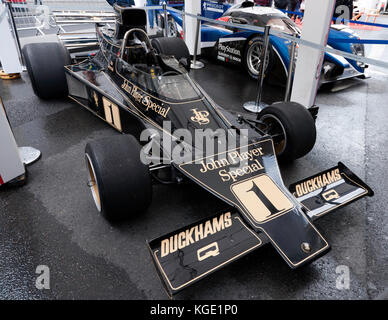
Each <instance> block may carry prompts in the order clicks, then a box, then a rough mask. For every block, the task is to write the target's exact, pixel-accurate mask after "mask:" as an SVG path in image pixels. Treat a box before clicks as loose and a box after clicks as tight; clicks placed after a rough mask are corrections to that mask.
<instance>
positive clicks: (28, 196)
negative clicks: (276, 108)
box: [0, 61, 388, 299]
mask: <svg viewBox="0 0 388 320" xmlns="http://www.w3.org/2000/svg"><path fill="white" fill-rule="evenodd" d="M205 64H206V67H205V68H204V69H202V70H195V71H192V72H191V73H192V75H193V77H194V78H195V79H196V80H197V81H198V82H199V84H200V85H201V86H203V87H204V88H206V90H207V92H209V94H210V95H211V96H212V97H213V98H214V100H215V101H216V102H217V103H218V104H220V105H221V106H223V107H224V108H226V109H230V110H235V111H241V110H242V108H241V107H242V104H243V103H244V102H246V101H249V100H254V99H255V95H256V89H257V84H256V83H255V82H254V81H252V80H250V79H249V78H248V76H247V75H246V73H245V71H243V70H240V69H239V68H229V67H226V66H224V65H222V64H218V63H214V62H209V61H205ZM387 73H388V72H387ZM387 82H388V75H387V74H384V73H381V72H377V71H373V70H372V71H371V78H370V79H367V80H353V81H350V82H347V83H349V87H348V88H347V89H344V90H341V91H339V92H335V93H333V92H331V90H330V89H329V88H326V89H325V88H323V89H322V90H321V91H320V92H319V94H318V97H317V103H316V104H317V105H318V106H319V108H320V110H319V116H318V119H317V132H318V137H317V142H316V145H315V147H314V149H313V150H312V152H311V153H310V154H308V155H307V156H305V157H304V158H302V159H299V160H297V161H295V162H294V163H292V164H288V165H282V166H281V172H282V175H283V178H284V180H285V184H286V185H288V184H290V183H292V182H294V181H297V180H299V179H301V178H304V177H307V176H310V175H312V174H314V173H317V172H319V171H322V170H324V169H327V168H330V167H332V166H334V165H336V164H337V162H338V161H342V162H343V163H345V164H346V165H347V166H348V167H350V168H351V169H352V170H353V171H354V172H355V173H356V174H357V175H359V176H360V177H361V178H362V179H364V181H366V183H368V184H369V185H370V186H371V187H372V188H373V189H374V191H375V196H374V197H373V198H367V199H363V200H360V201H357V202H355V203H353V204H351V205H349V206H347V207H345V208H342V209H340V210H338V211H336V212H335V213H333V214H330V215H328V216H326V217H325V218H323V219H321V220H319V221H317V223H316V225H317V227H318V229H319V230H320V231H321V232H322V233H323V235H324V237H326V239H327V240H328V241H329V243H330V244H331V246H332V250H331V251H330V252H329V253H328V254H326V255H325V256H323V257H322V258H320V259H318V260H317V261H314V262H313V263H311V264H309V265H307V266H305V267H302V268H300V269H296V270H291V269H290V268H289V267H288V266H287V265H286V264H285V263H284V262H283V260H282V259H281V257H280V256H279V255H278V254H277V253H276V251H275V250H274V249H273V248H272V247H271V246H265V247H263V248H262V249H260V250H258V251H255V252H253V253H250V254H249V255H247V256H245V257H243V258H242V259H240V260H238V261H236V262H234V263H233V264H231V265H228V266H227V267H225V268H224V269H222V270H220V271H218V272H216V273H214V274H212V275H211V276H209V277H208V278H206V279H205V280H202V281H200V282H199V283H197V284H195V285H193V286H192V287H190V288H188V289H186V290H185V291H183V292H182V293H180V294H179V295H177V296H176V299H376V298H383V299H384V298H385V299H387V292H386V288H387V284H388V272H387V257H388V255H387V254H388V246H387V240H388V224H387V208H386V204H387V201H386V192H387V190H388V179H387V166H388V160H387V155H388V141H387V140H388V138H387V137H388V135H387V123H388V105H387V101H388V91H387ZM283 94H284V89H283V88H280V87H273V86H268V85H265V87H264V96H263V100H264V101H265V102H267V103H271V102H274V101H279V100H281V99H282V98H283ZM0 96H1V97H2V98H3V100H4V104H5V107H6V109H7V112H8V116H9V119H10V123H11V125H12V127H13V131H14V135H15V138H16V140H17V142H18V144H19V145H20V146H25V145H28V146H33V147H35V148H38V149H40V150H41V151H42V154H43V155H42V158H41V159H40V161H38V162H37V163H35V164H33V165H32V166H30V167H28V182H27V184H26V185H25V186H23V187H20V188H1V189H0V208H1V209H0V257H1V259H0V298H1V299H53V298H54V299H167V296H166V295H165V292H164V290H163V288H162V284H161V282H160V280H159V278H158V276H157V273H156V272H155V269H154V266H153V264H152V260H151V257H150V255H149V252H148V250H147V248H146V245H145V241H146V239H152V238H156V237H158V236H161V235H163V234H166V233H168V232H170V231H172V230H175V229H178V228H180V227H182V226H185V225H187V224H190V223H192V222H195V221H197V220H198V219H201V218H203V217H206V216H207V215H209V214H211V213H213V212H215V211H217V210H219V209H222V208H223V207H224V205H223V203H221V202H220V201H219V200H217V199H216V198H214V197H213V196H211V195H210V194H208V193H207V192H205V191H203V190H202V189H201V188H199V187H197V186H195V185H190V184H188V185H184V186H165V185H157V186H155V187H154V199H153V202H152V205H151V206H150V208H149V209H148V211H147V212H145V213H144V215H142V216H140V217H136V218H134V219H131V220H129V221H127V222H124V223H121V224H118V225H112V224H109V223H108V222H107V221H106V220H105V219H104V218H103V217H102V216H100V215H98V214H97V211H96V209H95V206H94V203H93V200H92V197H91V194H90V192H89V188H88V187H87V185H86V183H87V173H86V166H85V162H84V148H85V145H86V143H87V142H88V141H91V140H93V139H97V138H100V137H105V136H109V135H114V134H117V133H116V132H115V131H114V130H113V129H111V128H110V127H109V126H108V125H106V124H105V123H103V122H102V121H100V120H99V119H98V118H96V117H93V116H92V115H91V114H90V113H89V112H88V111H87V110H85V109H83V108H82V107H80V106H79V105H76V104H74V103H73V102H71V101H70V100H68V99H65V100H55V101H43V100H40V99H38V98H37V97H36V96H35V95H34V94H33V92H32V88H31V85H30V80H29V78H28V75H27V74H26V73H23V76H22V78H21V79H19V80H13V81H1V82H0ZM38 265H47V266H48V267H49V268H50V289H49V290H38V289H37V288H36V287H35V281H36V278H37V276H38V274H36V268H37V266H38ZM338 266H347V267H348V268H349V271H350V284H349V288H347V289H343V288H342V289H341V288H340V287H339V288H337V286H336V282H338V281H339V279H340V278H339V277H340V276H341V274H340V270H342V269H341V268H339V269H338ZM337 272H338V273H337Z"/></svg>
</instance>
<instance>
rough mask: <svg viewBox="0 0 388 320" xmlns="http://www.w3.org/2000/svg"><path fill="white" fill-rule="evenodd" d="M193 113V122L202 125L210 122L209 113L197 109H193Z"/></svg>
mask: <svg viewBox="0 0 388 320" xmlns="http://www.w3.org/2000/svg"><path fill="white" fill-rule="evenodd" d="M191 111H193V113H194V116H192V117H191V118H190V119H191V121H193V122H197V123H199V124H200V125H202V124H208V123H209V122H210V120H209V118H208V116H209V112H207V111H198V110H197V109H191Z"/></svg>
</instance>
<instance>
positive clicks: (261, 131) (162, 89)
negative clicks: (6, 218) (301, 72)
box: [26, 6, 373, 294]
mask: <svg viewBox="0 0 388 320" xmlns="http://www.w3.org/2000/svg"><path fill="white" fill-rule="evenodd" d="M115 8H116V11H117V13H118V16H119V18H118V19H117V23H116V27H115V28H114V29H111V28H109V27H108V26H100V25H98V24H97V26H96V32H97V38H98V42H99V50H98V51H97V52H96V53H95V54H92V55H89V56H87V57H86V59H85V60H82V61H80V62H78V63H75V62H76V60H79V59H77V57H74V56H72V58H73V62H74V63H73V64H67V65H66V66H65V68H64V70H65V75H66V78H65V75H63V79H62V80H63V81H65V80H66V88H64V87H63V88H61V90H60V93H62V92H65V91H67V92H68V95H69V97H70V98H71V99H72V100H74V101H76V102H77V103H79V104H80V105H82V106H84V107H85V108H86V109H88V110H89V111H91V112H92V113H93V114H95V115H96V116H98V117H99V118H101V119H102V120H104V121H106V122H107V123H108V124H109V125H111V126H112V127H113V128H115V129H116V130H118V131H119V132H121V133H123V134H127V135H128V134H132V135H135V136H137V135H138V134H139V132H140V131H141V130H142V129H147V128H152V129H154V130H156V132H158V133H159V137H161V139H159V140H158V141H156V142H155V143H157V144H160V145H158V147H160V149H163V150H162V151H163V152H162V153H161V154H162V156H163V157H164V158H168V159H171V161H170V162H169V163H167V165H166V164H164V165H163V166H160V167H158V166H155V165H152V164H151V165H150V167H147V168H146V170H145V171H146V172H145V171H144V170H143V171H144V172H143V171H142V170H138V171H139V172H140V171H142V173H141V174H143V176H145V174H149V172H151V170H152V177H153V178H154V181H159V182H160V181H161V178H160V176H157V172H158V170H165V169H166V167H168V169H169V170H170V171H169V173H170V174H169V181H168V183H171V182H174V183H180V182H182V181H192V182H194V183H196V184H198V185H199V186H201V187H202V188H204V189H206V190H208V191H209V192H210V193H212V194H213V195H214V196H216V197H218V198H220V199H221V200H223V201H224V202H225V210H224V211H222V212H220V213H217V214H215V215H212V216H210V217H209V218H206V219H203V220H201V221H199V222H197V223H193V224H191V225H189V226H187V227H184V228H181V229H180V230H177V231H175V232H172V233H170V234H167V235H165V236H162V237H160V238H158V239H155V240H152V241H150V242H148V247H149V250H150V253H151V256H152V259H153V261H154V263H155V266H156V269H157V271H158V273H159V275H160V277H161V279H162V280H163V283H164V284H165V287H166V289H167V292H168V293H169V294H174V293H177V292H178V291H180V290H181V289H183V288H185V287H187V286H188V285H190V284H192V283H194V282H196V281H198V280H200V279H202V278H203V277H205V276H206V275H208V274H210V273H211V272H213V271H216V270H218V269H219V268H221V267H223V266H225V265H227V264H228V263H230V262H233V261H234V260H236V259H238V258H240V257H242V256H244V255H245V254H247V253H249V252H251V251H252V250H255V249H257V248H259V247H261V246H262V245H264V244H266V243H271V244H272V246H273V247H274V248H275V249H276V250H277V251H278V253H279V254H280V255H281V257H282V258H283V259H284V260H285V262H286V263H287V264H288V265H289V266H290V267H291V268H296V267H299V266H301V265H303V264H305V263H308V262H311V261H313V260H314V259H316V258H317V257H319V256H321V255H323V254H324V253H326V252H327V251H328V250H329V244H328V243H327V241H326V240H325V239H324V238H323V236H322V235H321V234H320V232H319V231H318V230H317V229H316V227H315V226H314V224H313V220H314V219H316V218H318V217H320V216H322V215H324V214H326V213H328V212H331V211H332V210H334V209H336V208H338V207H341V206H343V205H345V204H348V203H350V202H352V201H354V200H357V199H359V198H361V197H363V196H366V195H368V196H372V194H373V192H372V191H371V189H370V188H369V187H368V186H366V184H365V183H364V182H362V181H361V180H360V179H359V178H357V177H356V176H355V175H354V174H353V173H352V172H351V171H350V170H349V169H347V168H346V167H345V166H344V165H342V164H339V165H338V166H337V167H335V168H332V169H330V170H327V171H324V172H322V173H320V174H318V175H315V176H312V177H310V178H308V179H305V180H303V181H301V182H298V183H296V184H293V185H292V186H291V188H290V190H288V189H287V188H286V187H285V186H284V183H283V180H282V177H281V174H280V171H279V166H278V163H277V159H278V158H282V159H285V158H287V159H295V158H298V157H301V156H303V155H305V154H307V153H308V152H309V151H310V150H311V149H312V147H313V145H314V143H315V133H316V132H315V123H314V119H313V117H312V113H313V112H312V110H306V109H305V108H304V107H302V106H300V105H297V104H296V103H277V104H273V105H271V106H269V107H267V108H265V109H264V111H263V112H262V113H260V114H259V115H258V117H257V118H255V119H253V118H252V117H249V116H236V115H234V114H232V113H230V112H228V111H226V110H224V109H223V108H221V107H219V106H218V105H216V104H215V103H214V101H212V100H211V98H210V97H209V96H208V95H207V93H206V92H205V91H204V90H203V89H202V88H201V87H200V86H199V85H198V84H197V83H196V82H195V81H194V80H192V79H191V78H190V77H189V69H190V68H189V66H190V55H189V52H188V49H187V47H186V45H185V44H184V42H183V41H182V40H181V39H178V38H167V39H166V38H155V39H152V41H151V39H150V38H149V37H148V35H147V34H146V33H145V26H146V13H145V11H144V10H141V9H132V8H122V7H118V6H116V7H115ZM49 47H50V48H51V49H52V50H54V49H55V50H57V49H56V48H57V46H49ZM36 48H37V47H36V46H31V47H29V49H31V50H30V51H28V52H30V53H31V52H32V53H33V52H34V51H36ZM45 48H47V46H46V47H45ZM51 49H50V50H51ZM28 52H27V51H26V57H27V58H28V59H27V60H28V61H29V63H28V65H27V67H28V69H29V73H31V74H34V72H35V71H34V70H38V69H39V68H37V67H36V66H34V65H33V64H34V63H35V62H34V61H35V60H34V59H32V53H31V54H29V53H28ZM53 52H54V51H53ZM64 52H65V51H61V55H62V54H64ZM59 56H60V55H56V57H57V58H58V57H59ZM36 57H37V59H38V58H39V56H36ZM78 58H79V56H78ZM44 59H46V58H44ZM57 60H58V59H57ZM50 61H51V60H49V58H48V60H47V61H44V63H45V64H47V65H48V64H49V63H51V62H50ZM56 62H57V61H56ZM47 69H49V68H46V70H47ZM62 69H63V68H62ZM53 70H54V69H53ZM55 72H57V71H55ZM58 72H59V71H58ZM49 76H50V74H48V75H47V79H45V81H46V80H47V82H45V83H41V84H42V85H41V86H39V85H38V83H35V84H34V91H35V92H36V93H37V94H38V95H40V96H42V97H43V96H44V97H50V91H49V90H46V92H43V91H44V89H45V88H46V89H47V88H49V86H50V85H51V84H52V83H55V79H50V78H49ZM31 78H32V79H35V80H36V79H38V74H36V75H35V77H31ZM39 79H41V78H39ZM35 80H34V81H35ZM62 80H61V81H62ZM50 81H51V82H52V83H51V84H50ZM57 84H58V83H57ZM60 84H61V85H62V84H63V83H62V82H61V83H60ZM62 89H63V90H62ZM65 89H66V90H65ZM58 92H59V91H58ZM314 112H315V109H314ZM314 114H315V113H314ZM284 119H288V121H283V123H279V122H282V120H284ZM166 121H167V122H168V123H169V125H170V127H171V128H170V130H166V128H165V127H164V124H165V122H166ZM308 127H309V128H310V130H309V131H306V128H308ZM134 128H136V130H134ZM137 129H138V130H137ZM177 129H187V130H188V131H189V132H191V133H192V135H193V136H194V134H195V132H196V131H197V130H203V131H204V132H209V134H208V135H207V136H206V138H207V139H208V140H210V141H211V142H213V144H214V146H215V148H214V150H216V151H214V152H211V153H209V152H208V150H205V148H203V147H202V146H201V145H197V144H194V142H193V143H192V144H190V143H188V142H187V141H182V140H181V137H180V136H176V135H175V132H176V130H177ZM219 129H222V130H224V131H225V132H228V135H227V140H225V141H224V142H223V143H221V142H222V140H220V137H219V136H217V135H215V134H213V133H214V132H215V131H216V130H219ZM206 130H207V131H206ZM296 133H298V134H296ZM120 137H121V136H120ZM166 137H167V138H168V139H170V140H171V145H172V146H171V149H173V148H174V146H177V145H185V147H186V148H188V149H192V151H193V152H192V154H194V155H195V158H192V159H184V160H183V161H181V162H177V161H175V159H174V157H173V156H172V155H171V154H169V152H171V151H169V150H167V149H166V148H162V146H163V142H164V139H167V138H166ZM151 138H152V137H151ZM243 138H244V139H243ZM230 141H235V142H236V141H237V143H235V144H234V146H232V145H233V144H230V143H229V142H230ZM126 142H128V143H131V144H132V146H131V149H130V148H129V146H127V150H125V152H124V150H123V153H122V154H123V155H124V154H125V157H126V159H125V160H126V161H127V160H128V159H127V158H129V157H133V160H134V161H129V160H130V159H129V160H128V161H127V162H125V163H127V164H128V165H133V163H134V162H136V161H139V151H136V154H134V155H133V154H131V150H140V147H138V146H135V145H134V144H133V143H137V141H136V139H135V138H133V137H132V138H131V139H127V140H125V139H121V140H120V141H118V142H117V143H108V144H106V146H107V147H106V152H110V155H114V156H115V158H114V159H115V160H114V161H106V163H108V162H110V163H115V165H114V166H113V167H112V168H111V171H109V170H107V171H106V172H107V173H106V174H105V175H104V177H105V178H109V177H108V176H109V173H110V172H111V174H113V173H116V174H117V176H118V177H119V179H116V180H117V181H118V180H120V183H121V184H122V185H121V186H120V188H119V187H117V192H116V190H108V191H109V192H110V195H109V196H111V197H114V201H111V203H110V206H108V205H107V204H106V197H107V196H106V194H105V195H104V193H103V192H104V191H105V192H108V191H107V190H103V188H101V185H102V183H101V181H99V179H100V178H99V176H98V170H95V169H99V170H101V168H100V167H97V166H94V165H93V161H97V160H96V159H97V158H98V157H97V156H96V153H95V152H97V151H95V152H94V153H93V152H92V151H93V150H92V147H88V146H87V148H86V149H87V153H86V156H87V157H86V158H87V165H88V172H89V174H90V186H91V190H92V193H93V197H94V200H95V202H96V205H97V208H98V210H99V211H105V212H107V211H108V207H109V209H111V208H114V209H117V210H118V209H120V210H121V211H123V210H124V211H125V208H126V206H124V209H123V206H122V205H121V202H120V201H121V200H120V199H121V198H120V197H124V198H130V196H132V195H131V194H126V192H125V190H126V187H125V186H126V184H125V183H127V184H134V183H136V184H137V185H136V187H134V188H132V189H131V190H132V191H131V192H133V193H135V192H138V189H139V188H140V185H141V183H139V181H134V180H135V178H133V177H132V178H131V172H129V173H126V174H125V175H123V174H122V172H121V171H119V169H118V168H119V167H120V166H118V165H116V164H117V161H119V159H120V154H118V155H117V154H116V155H115V154H114V152H112V151H111V150H113V149H112V148H113V147H114V146H122V145H123V144H125V143H126ZM220 144H221V145H224V144H227V145H228V147H225V148H224V150H220V149H219V148H216V147H217V146H218V147H219V146H220ZM100 146H101V145H100ZM128 149H130V150H128ZM96 150H97V149H96ZM194 151H195V152H194ZM205 151H207V152H205ZM88 152H89V153H88ZM98 152H100V153H101V152H104V148H99V150H98ZM209 154H210V155H209ZM93 159H94V160H93ZM135 160H136V161H135ZM123 163H124V160H123ZM151 166H152V168H151ZM140 167H141V166H140V165H139V168H140ZM121 170H123V169H121ZM139 172H137V173H138V174H140V173H139ZM155 172H156V173H155ZM124 176H125V177H128V179H127V180H128V181H124V180H125V179H123V178H122V177H124ZM116 180H115V179H111V180H110V181H109V184H108V183H104V186H107V185H109V186H110V187H111V188H113V189H114V187H115V183H117V181H116ZM149 180H150V181H151V179H149ZM164 182H165V181H164ZM150 183H151V182H150ZM123 186H124V187H123ZM147 188H148V187H147ZM128 190H129V189H128ZM146 190H147V194H150V193H151V188H148V189H146ZM139 198H142V201H143V203H142V206H141V207H142V208H145V207H146V205H147V201H148V200H147V199H146V197H145V196H144V195H143V194H140V195H139V197H138V198H137V199H139ZM149 198H150V197H149ZM134 199H135V200H133V201H136V197H134ZM128 201H129V200H128ZM128 201H127V202H128ZM127 202H126V203H127ZM130 207H131V208H133V207H134V203H133V202H132V203H131V204H130ZM124 213H125V212H124Z"/></svg>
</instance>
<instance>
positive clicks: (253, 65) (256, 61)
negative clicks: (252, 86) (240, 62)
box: [244, 37, 274, 79]
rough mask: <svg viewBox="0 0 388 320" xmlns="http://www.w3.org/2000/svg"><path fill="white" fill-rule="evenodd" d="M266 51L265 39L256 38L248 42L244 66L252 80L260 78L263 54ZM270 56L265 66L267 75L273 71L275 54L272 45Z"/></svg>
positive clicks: (269, 47)
mask: <svg viewBox="0 0 388 320" xmlns="http://www.w3.org/2000/svg"><path fill="white" fill-rule="evenodd" d="M263 50H264V39H263V38H262V37H254V38H252V39H250V40H249V41H248V44H247V46H246V48H245V52H244V66H245V69H246V70H247V71H248V74H249V75H250V77H251V78H254V79H257V78H258V77H259V70H260V64H261V54H262V52H263ZM267 53H268V56H267V60H266V65H265V71H264V73H265V75H267V74H268V72H270V71H271V69H272V66H273V61H274V53H273V49H272V47H271V44H269V45H268V51H267Z"/></svg>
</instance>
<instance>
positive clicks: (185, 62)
mask: <svg viewBox="0 0 388 320" xmlns="http://www.w3.org/2000/svg"><path fill="white" fill-rule="evenodd" d="M179 64H180V65H181V66H182V67H183V68H185V69H186V70H187V72H190V64H191V59H190V58H180V59H179Z"/></svg>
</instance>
